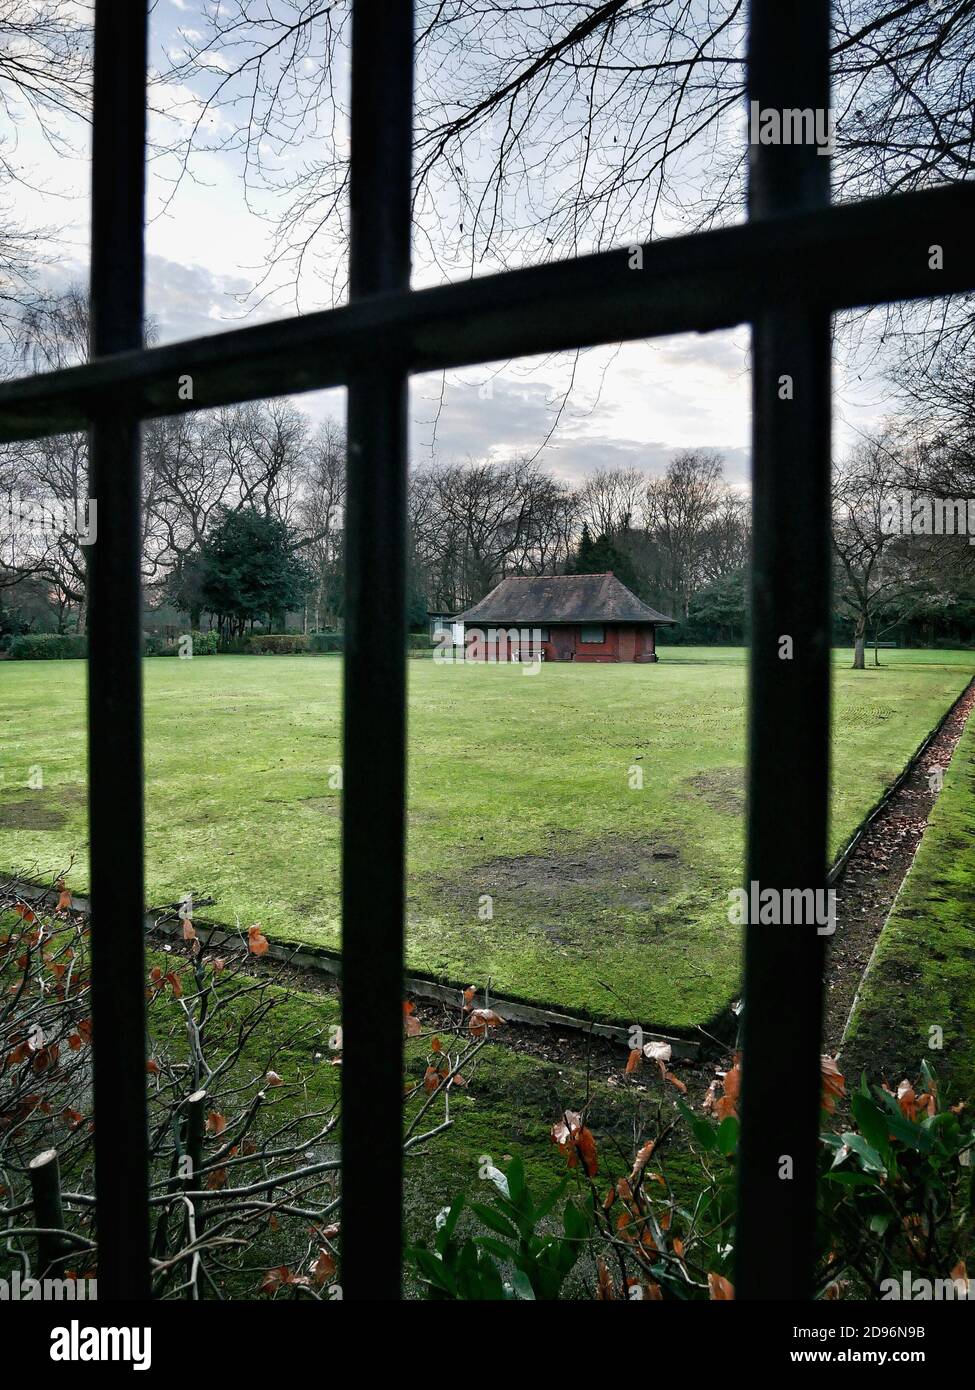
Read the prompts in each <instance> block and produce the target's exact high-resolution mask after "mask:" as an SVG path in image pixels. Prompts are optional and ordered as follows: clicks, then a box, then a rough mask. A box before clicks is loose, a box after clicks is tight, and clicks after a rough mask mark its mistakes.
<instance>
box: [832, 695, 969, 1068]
mask: <svg viewBox="0 0 975 1390" xmlns="http://www.w3.org/2000/svg"><path fill="white" fill-rule="evenodd" d="M932 1043H934V1044H936V1045H935V1046H932ZM937 1044H940V1046H938V1045H937ZM843 1054H844V1058H846V1068H845V1069H846V1070H848V1071H850V1070H856V1071H860V1070H861V1069H864V1068H866V1069H869V1070H870V1071H871V1072H873V1073H876V1072H877V1071H878V1070H883V1071H884V1072H885V1073H886V1074H887V1077H888V1080H890V1081H891V1082H895V1081H898V1080H900V1078H901V1077H902V1076H910V1077H914V1076H916V1075H917V1071H918V1066H919V1064H920V1062H921V1059H922V1058H926V1059H927V1061H928V1063H929V1064H930V1066H931V1067H932V1069H933V1070H934V1072H935V1073H936V1075H938V1076H939V1077H940V1078H942V1079H944V1080H947V1081H950V1082H951V1083H952V1084H953V1086H954V1088H955V1089H956V1090H957V1092H958V1093H959V1094H965V1095H971V1093H972V1090H973V1088H975V719H970V720H969V723H968V726H967V728H966V729H965V732H964V733H963V734H962V737H961V739H960V740H959V743H958V746H957V748H956V749H955V753H954V757H953V758H952V760H951V764H950V766H949V768H948V771H947V773H946V775H945V783H944V789H943V791H942V792H941V795H940V796H939V798H938V800H937V802H936V803H935V806H934V809H933V811H932V813H931V818H930V821H929V824H928V828H927V830H926V831H925V834H924V838H923V839H922V841H921V844H920V847H919V849H918V852H917V855H916V857H915V859H914V863H913V865H912V867H911V870H910V872H909V873H908V875H907V877H906V878H905V880H904V882H903V884H902V885H901V890H900V893H899V894H898V896H897V898H896V900H895V902H894V906H893V909H892V910H891V914H890V917H889V918H888V920H887V923H886V925H885V926H884V929H883V932H882V933H881V936H880V939H879V941H878V942H877V947H876V950H875V951H874V955H873V959H872V961H871V963H870V966H869V969H868V971H867V974H866V977H865V979H864V982H863V985H862V987H861V990H860V995H859V998H858V1000H857V1004H856V1007H855V1009H854V1012H853V1017H852V1019H851V1022H850V1026H849V1029H848V1032H847V1039H846V1042H845V1044H844V1049H843Z"/></svg>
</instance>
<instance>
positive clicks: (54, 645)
mask: <svg viewBox="0 0 975 1390" xmlns="http://www.w3.org/2000/svg"><path fill="white" fill-rule="evenodd" d="M87 655H88V638H87V637H85V636H84V635H83V634H81V633H77V632H29V633H26V634H25V635H24V636H22V637H15V638H14V640H13V641H12V642H11V644H10V659H11V661H60V660H64V659H65V658H67V657H86V656H87Z"/></svg>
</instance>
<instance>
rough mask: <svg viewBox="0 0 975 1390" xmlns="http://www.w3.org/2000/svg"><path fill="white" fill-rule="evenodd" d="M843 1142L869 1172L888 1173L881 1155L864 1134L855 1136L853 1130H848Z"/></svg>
mask: <svg viewBox="0 0 975 1390" xmlns="http://www.w3.org/2000/svg"><path fill="white" fill-rule="evenodd" d="M843 1142H844V1144H846V1146H847V1148H848V1149H850V1150H852V1152H853V1153H855V1154H856V1155H857V1157H858V1158H859V1160H860V1163H861V1164H862V1166H863V1167H864V1168H866V1169H867V1170H868V1172H873V1173H886V1171H887V1169H886V1166H885V1165H884V1161H883V1159H882V1158H881V1157H880V1154H879V1153H878V1152H877V1150H876V1149H875V1148H874V1147H873V1145H872V1144H868V1143H867V1141H866V1139H864V1137H863V1135H862V1134H854V1133H853V1131H852V1130H848V1131H847V1132H846V1134H844V1135H843Z"/></svg>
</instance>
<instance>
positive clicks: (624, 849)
mask: <svg viewBox="0 0 975 1390" xmlns="http://www.w3.org/2000/svg"><path fill="white" fill-rule="evenodd" d="M682 881H683V867H682V864H681V855H680V850H679V849H678V847H677V846H676V845H674V844H672V843H671V842H669V841H666V840H663V839H656V838H652V839H647V838H643V839H631V838H628V837H626V836H622V835H620V836H616V835H612V836H606V837H604V838H602V839H599V840H595V841H592V840H590V841H586V842H585V843H583V844H580V845H578V846H576V847H574V848H571V849H563V848H559V849H557V848H555V847H554V846H553V848H552V849H551V850H549V851H543V852H536V853H533V854H519V855H513V856H499V857H497V858H494V859H489V860H487V861H486V862H485V863H483V864H478V865H476V866H475V867H473V868H472V869H470V870H468V871H467V873H465V874H464V875H463V876H462V877H461V878H459V879H450V880H445V879H440V880H439V884H438V896H439V897H440V900H441V901H444V900H446V901H449V902H450V904H451V906H452V907H453V908H454V909H455V910H457V911H461V912H465V913H467V912H469V913H470V914H471V915H472V916H474V915H476V914H477V911H478V908H479V906H480V904H481V902H482V900H483V896H484V895H485V894H487V895H490V897H491V899H492V900H493V905H494V910H495V911H500V910H501V909H506V910H512V909H514V910H516V911H517V913H518V916H519V918H520V919H521V920H522V921H525V922H526V924H529V925H534V926H537V927H538V928H539V929H540V930H541V931H542V932H544V933H545V935H546V936H547V937H548V939H549V940H550V941H551V942H552V943H553V944H555V945H559V944H562V942H563V933H564V931H565V929H566V926H567V922H566V919H567V917H568V916H569V915H570V914H571V915H572V916H575V917H578V915H579V914H580V913H584V914H586V913H591V914H592V915H593V916H595V915H596V913H597V912H598V913H599V915H600V916H604V915H605V913H606V912H607V910H608V911H610V912H613V911H614V910H615V911H617V912H619V911H622V912H624V913H641V912H647V911H649V910H650V909H652V908H654V907H659V906H660V905H661V904H662V903H663V902H664V901H665V900H666V898H667V897H669V895H670V893H671V892H672V890H673V888H674V886H675V885H676V884H677V883H678V882H682Z"/></svg>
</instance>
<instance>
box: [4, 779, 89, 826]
mask: <svg viewBox="0 0 975 1390" xmlns="http://www.w3.org/2000/svg"><path fill="white" fill-rule="evenodd" d="M85 796H86V791H85V788H84V787H83V786H80V785H78V784H77V783H69V784H68V785H67V786H65V787H50V788H47V789H45V790H44V791H36V792H30V793H28V795H27V796H23V797H20V798H19V799H18V800H16V801H12V800H11V801H0V828H2V829H4V830H60V829H61V828H62V827H63V826H64V825H66V824H67V820H68V812H67V810H66V809H65V808H66V807H73V806H77V805H80V804H82V803H83V802H84V800H85Z"/></svg>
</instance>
